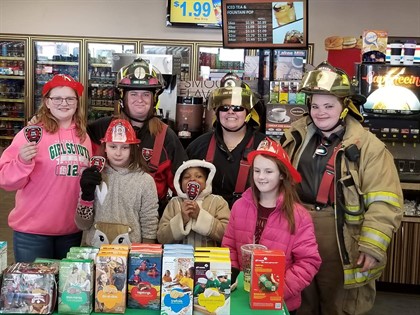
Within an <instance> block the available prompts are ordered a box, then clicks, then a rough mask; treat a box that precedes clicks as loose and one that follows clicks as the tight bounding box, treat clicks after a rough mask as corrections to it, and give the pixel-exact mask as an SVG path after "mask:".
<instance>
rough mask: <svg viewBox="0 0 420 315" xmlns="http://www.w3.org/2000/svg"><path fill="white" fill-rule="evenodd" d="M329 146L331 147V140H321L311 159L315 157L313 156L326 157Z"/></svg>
mask: <svg viewBox="0 0 420 315" xmlns="http://www.w3.org/2000/svg"><path fill="white" fill-rule="evenodd" d="M329 146H331V140H330V139H327V138H322V139H321V143H320V144H319V145H318V147H317V148H316V149H315V152H314V155H313V156H312V157H315V155H318V156H326V155H327V154H328V147H329Z"/></svg>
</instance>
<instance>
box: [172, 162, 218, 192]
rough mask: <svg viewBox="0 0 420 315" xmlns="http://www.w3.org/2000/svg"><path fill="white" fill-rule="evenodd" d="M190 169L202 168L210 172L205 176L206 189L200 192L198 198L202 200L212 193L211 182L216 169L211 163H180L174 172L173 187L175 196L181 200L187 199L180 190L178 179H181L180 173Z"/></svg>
mask: <svg viewBox="0 0 420 315" xmlns="http://www.w3.org/2000/svg"><path fill="white" fill-rule="evenodd" d="M190 167H204V168H207V169H209V170H210V173H209V175H208V176H207V180H206V188H204V190H202V191H200V194H199V195H198V198H199V199H202V198H204V197H206V196H208V195H210V194H211V192H212V182H213V178H214V174H216V167H215V166H214V165H213V164H212V163H209V162H206V161H205V160H188V161H185V162H184V163H182V165H181V166H180V167H178V169H177V170H176V172H175V177H174V187H175V190H176V193H177V195H178V196H179V197H181V198H188V196H187V194H186V193H185V192H183V191H182V189H181V184H180V177H181V174H182V172H183V171H185V170H186V169H187V168H190Z"/></svg>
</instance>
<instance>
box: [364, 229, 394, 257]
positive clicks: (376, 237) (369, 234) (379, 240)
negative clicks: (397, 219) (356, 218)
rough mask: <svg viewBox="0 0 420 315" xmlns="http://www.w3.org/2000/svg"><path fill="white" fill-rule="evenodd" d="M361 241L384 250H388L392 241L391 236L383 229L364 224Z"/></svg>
mask: <svg viewBox="0 0 420 315" xmlns="http://www.w3.org/2000/svg"><path fill="white" fill-rule="evenodd" d="M360 241H362V242H366V243H370V244H372V245H374V246H376V247H379V248H380V249H382V250H383V251H386V249H387V248H388V245H389V243H390V242H391V238H390V237H389V236H388V235H386V234H385V233H382V232H381V231H378V230H375V229H372V228H369V227H365V226H364V227H362V235H361V236H360Z"/></svg>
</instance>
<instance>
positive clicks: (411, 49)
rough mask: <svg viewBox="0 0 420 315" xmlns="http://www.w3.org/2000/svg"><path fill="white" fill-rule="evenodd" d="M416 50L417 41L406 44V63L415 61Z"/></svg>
mask: <svg viewBox="0 0 420 315" xmlns="http://www.w3.org/2000/svg"><path fill="white" fill-rule="evenodd" d="M415 52H416V43H413V42H408V43H405V44H404V58H403V61H404V65H407V66H409V65H412V64H413V62H414V54H415Z"/></svg>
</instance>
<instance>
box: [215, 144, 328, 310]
mask: <svg viewBox="0 0 420 315" xmlns="http://www.w3.org/2000/svg"><path fill="white" fill-rule="evenodd" d="M248 159H249V161H250V163H252V169H251V187H250V188H248V189H247V190H246V191H245V193H244V194H243V195H242V198H240V199H239V200H238V201H237V202H236V203H235V204H234V205H233V208H232V212H231V217H230V220H229V224H228V226H227V228H226V231H225V235H224V237H223V241H222V246H224V247H229V249H230V258H231V261H232V282H234V281H235V280H236V279H235V278H236V275H237V274H238V272H239V270H240V269H242V266H241V263H242V262H241V261H242V259H241V246H242V245H244V244H248V243H256V244H262V245H265V246H266V247H267V248H268V249H277V250H283V251H284V253H285V255H286V272H285V286H284V299H285V304H286V306H287V308H288V310H290V311H295V310H296V309H297V308H298V307H299V305H300V302H301V296H300V293H301V291H302V290H303V289H304V288H305V287H306V286H308V285H309V284H310V282H311V280H312V278H313V277H314V275H315V274H316V272H317V271H318V268H319V266H320V264H321V259H320V256H319V253H318V245H317V243H316V240H315V235H314V226H313V223H312V219H311V216H310V215H309V213H308V212H307V210H306V209H305V208H304V207H303V206H302V205H301V204H299V199H298V197H297V193H296V188H295V184H297V183H298V182H299V181H300V180H301V177H300V174H299V173H298V172H297V171H296V169H294V168H293V166H292V165H291V164H290V162H289V158H288V156H287V154H286V153H285V152H284V150H283V148H282V147H281V146H280V145H279V144H278V143H276V142H275V141H273V140H271V139H269V138H266V139H265V140H263V141H262V142H261V143H260V145H259V146H258V148H257V150H256V151H253V152H251V153H249V155H248ZM291 314H294V313H293V312H291Z"/></svg>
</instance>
